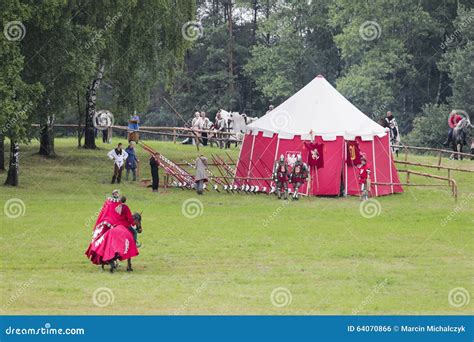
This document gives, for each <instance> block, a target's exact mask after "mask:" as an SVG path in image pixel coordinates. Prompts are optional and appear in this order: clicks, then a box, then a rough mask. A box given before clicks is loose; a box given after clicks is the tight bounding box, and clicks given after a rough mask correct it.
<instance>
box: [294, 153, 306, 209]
mask: <svg viewBox="0 0 474 342" xmlns="http://www.w3.org/2000/svg"><path fill="white" fill-rule="evenodd" d="M307 178H308V167H307V166H306V164H305V163H303V161H302V160H301V155H298V156H297V157H296V162H295V164H294V165H293V168H292V170H291V174H290V182H291V183H292V184H293V190H294V191H293V199H294V200H299V199H300V188H301V186H302V185H303V184H304V182H305V181H306V179H307Z"/></svg>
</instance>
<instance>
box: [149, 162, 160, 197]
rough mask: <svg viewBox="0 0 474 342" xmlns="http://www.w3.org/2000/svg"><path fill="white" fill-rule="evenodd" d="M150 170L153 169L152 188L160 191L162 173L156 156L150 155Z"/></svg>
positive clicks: (154, 190)
mask: <svg viewBox="0 0 474 342" xmlns="http://www.w3.org/2000/svg"><path fill="white" fill-rule="evenodd" d="M150 171H151V189H152V191H153V192H157V191H158V185H159V183H160V175H159V173H158V162H157V161H156V159H155V157H154V156H151V157H150Z"/></svg>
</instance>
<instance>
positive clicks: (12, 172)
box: [5, 140, 20, 186]
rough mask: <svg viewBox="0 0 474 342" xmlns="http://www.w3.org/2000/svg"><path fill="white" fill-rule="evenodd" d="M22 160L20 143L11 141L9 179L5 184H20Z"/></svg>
mask: <svg viewBox="0 0 474 342" xmlns="http://www.w3.org/2000/svg"><path fill="white" fill-rule="evenodd" d="M19 161H20V145H19V144H18V143H17V142H16V141H14V140H11V141H10V165H9V166H8V174H7V180H6V181H5V185H11V186H18V164H19Z"/></svg>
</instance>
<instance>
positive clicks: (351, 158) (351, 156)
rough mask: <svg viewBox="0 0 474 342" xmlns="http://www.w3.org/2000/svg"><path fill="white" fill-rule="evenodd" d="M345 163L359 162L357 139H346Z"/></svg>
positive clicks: (355, 163)
mask: <svg viewBox="0 0 474 342" xmlns="http://www.w3.org/2000/svg"><path fill="white" fill-rule="evenodd" d="M346 144H347V158H346V161H347V165H349V166H352V165H356V166H357V165H359V164H360V147H359V143H358V142H357V140H354V141H347V142H346Z"/></svg>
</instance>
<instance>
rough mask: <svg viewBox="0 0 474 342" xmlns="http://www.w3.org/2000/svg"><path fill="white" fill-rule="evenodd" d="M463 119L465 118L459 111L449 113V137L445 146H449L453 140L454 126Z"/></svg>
mask: <svg viewBox="0 0 474 342" xmlns="http://www.w3.org/2000/svg"><path fill="white" fill-rule="evenodd" d="M462 119H463V117H462V116H461V115H459V114H458V113H456V112H454V111H453V112H451V113H450V114H449V118H448V126H449V129H448V138H447V139H446V141H445V142H444V143H443V145H444V146H449V144H450V143H451V142H452V141H453V131H454V127H456V126H457V125H458V123H459V122H461V120H462Z"/></svg>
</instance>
